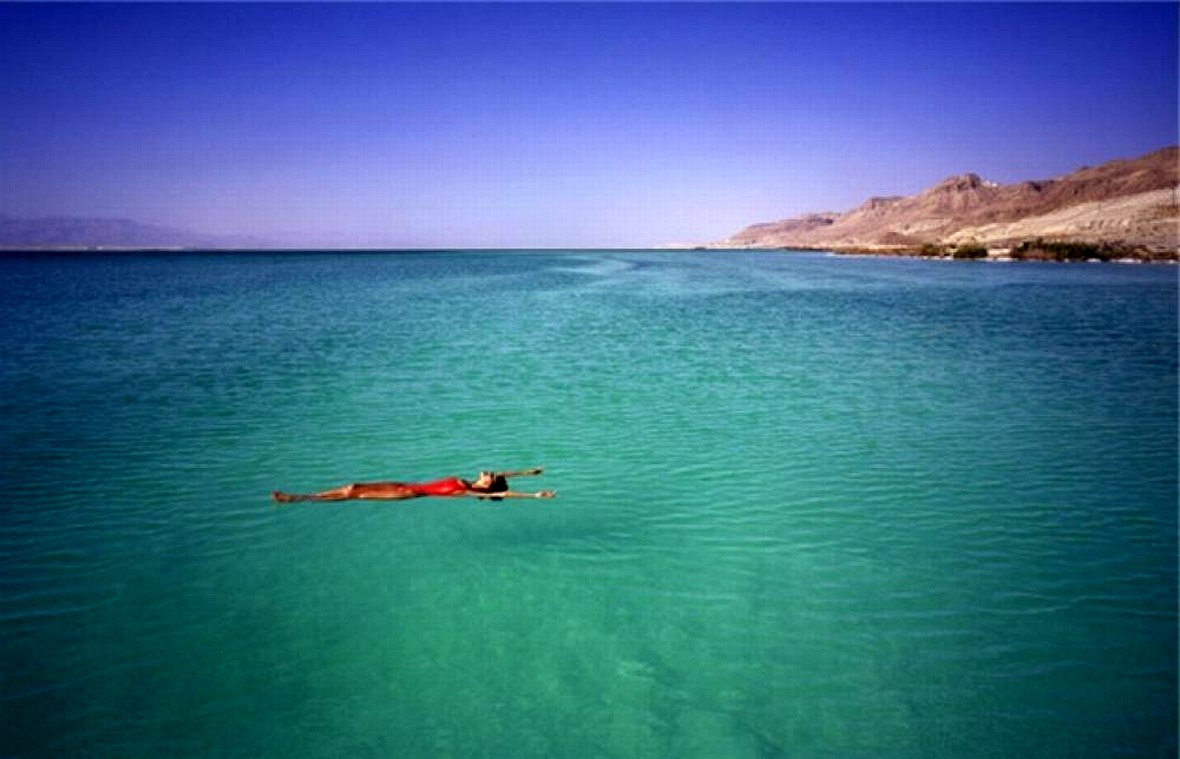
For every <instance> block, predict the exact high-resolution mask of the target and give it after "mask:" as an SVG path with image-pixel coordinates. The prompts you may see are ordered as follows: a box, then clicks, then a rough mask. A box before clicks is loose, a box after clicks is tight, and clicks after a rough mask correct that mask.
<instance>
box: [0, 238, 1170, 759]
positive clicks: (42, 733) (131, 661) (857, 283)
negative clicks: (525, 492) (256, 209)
mask: <svg viewBox="0 0 1180 759" xmlns="http://www.w3.org/2000/svg"><path fill="white" fill-rule="evenodd" d="M1176 285H1177V282H1176V270H1175V269H1174V268H1171V267H1132V266H1117V265H1094V266H1088V265H1076V266H1053V265H1029V264H1024V265H1022V264H969V263H947V262H930V261H916V260H882V259H857V258H837V257H826V256H822V255H810V254H809V255H804V254H773V253H723V254H722V253H658V252H595V251H580V252H546V253H540V252H470V253H464V252H445V253H401V254H348V255H339V254H336V255H332V254H316V253H302V254H281V255H278V254H276V255H272V254H249V255H245V254H238V255H230V254H192V255H102V256H95V255H87V256H82V255H36V256H19V255H8V256H4V257H0V324H2V325H3V327H2V329H0V356H2V361H0V451H2V453H0V483H2V486H3V496H2V498H0V509H2V510H0V514H2V518H3V522H2V530H0V620H2V621H3V624H2V626H0V755H6V756H7V755H12V756H22V757H23V756H29V757H40V756H68V755H79V754H84V755H88V756H119V757H124V756H144V755H156V756H219V757H220V756H251V757H258V756H274V757H289V756H380V757H388V756H399V757H416V756H422V757H438V756H455V757H467V756H485V757H501V756H502V757H551V756H570V757H574V756H577V757H638V756H645V757H648V756H650V757H663V756H666V757H702V758H706V757H707V758H714V757H778V756H781V757H796V756H807V757H824V756H831V757H856V756H865V757H973V756H978V757H995V756H1070V757H1091V756H1092V757H1109V756H1121V755H1128V756H1167V755H1174V754H1175V750H1176V717H1177V699H1176V680H1175V678H1176V667H1177V652H1176V621H1177V614H1176V599H1177V585H1176V550H1177V542H1176V528H1177V524H1176V522H1177V517H1176V494H1177V477H1176V465H1177V441H1176V431H1177V298H1176V293H1177V287H1176ZM534 464H543V465H545V466H546V467H547V473H546V475H545V476H544V477H543V478H541V479H539V480H535V481H529V480H520V481H518V482H516V483H515V484H516V485H519V486H520V487H521V488H528V489H535V488H540V487H549V488H554V489H556V490H558V491H559V493H560V497H559V498H558V499H557V500H555V501H519V502H514V501H506V502H504V503H500V504H489V503H480V502H475V501H465V500H461V501H451V500H421V501H414V502H407V503H347V504H330V505H323V504H300V505H296V506H291V507H285V508H276V507H275V506H274V505H273V504H272V503H271V502H270V501H269V497H268V494H269V492H270V491H271V490H272V489H275V488H282V489H287V490H292V491H311V490H318V489H322V488H328V487H333V486H336V485H340V484H343V483H345V482H349V481H357V480H366V479H427V478H432V477H438V476H443V475H447V474H460V475H471V474H474V473H475V472H476V471H477V470H479V469H481V468H488V467H493V468H518V467H525V466H531V465H534Z"/></svg>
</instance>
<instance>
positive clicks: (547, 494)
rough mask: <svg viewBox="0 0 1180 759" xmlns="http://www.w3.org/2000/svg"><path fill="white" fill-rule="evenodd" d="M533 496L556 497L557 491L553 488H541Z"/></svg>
mask: <svg viewBox="0 0 1180 759" xmlns="http://www.w3.org/2000/svg"><path fill="white" fill-rule="evenodd" d="M535 497H536V498H556V497H557V493H556V492H555V491H553V490H542V491H541V492H540V493H537V495H536V496H535Z"/></svg>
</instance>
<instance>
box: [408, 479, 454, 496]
mask: <svg viewBox="0 0 1180 759" xmlns="http://www.w3.org/2000/svg"><path fill="white" fill-rule="evenodd" d="M406 487H408V488H409V489H410V490H413V491H414V495H438V496H449V495H463V494H464V493H466V492H467V483H466V482H464V481H463V480H461V479H459V478H458V477H447V478H445V479H442V480H434V481H433V482H407V483H406Z"/></svg>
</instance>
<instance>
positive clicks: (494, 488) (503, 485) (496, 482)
mask: <svg viewBox="0 0 1180 759" xmlns="http://www.w3.org/2000/svg"><path fill="white" fill-rule="evenodd" d="M471 489H472V490H475V491H477V492H479V493H503V492H505V491H506V490H508V479H507V478H506V477H504V475H502V474H499V473H497V472H493V473H492V483H491V484H490V485H488V486H487V487H485V488H476V487H473V488H471ZM492 500H493V501H503V500H504V499H503V498H493V499H492Z"/></svg>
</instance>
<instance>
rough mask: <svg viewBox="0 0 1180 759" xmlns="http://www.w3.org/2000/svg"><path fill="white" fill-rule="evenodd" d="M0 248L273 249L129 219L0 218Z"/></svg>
mask: <svg viewBox="0 0 1180 759" xmlns="http://www.w3.org/2000/svg"><path fill="white" fill-rule="evenodd" d="M0 247H3V248H9V249H63V250H75V249H96V248H110V249H115V250H119V249H166V250H173V249H198V250H208V249H227V248H260V247H262V248H264V247H273V244H268V243H267V241H265V240H261V239H258V238H254V237H245V236H226V235H207V234H201V233H198V232H190V231H188V230H183V229H173V228H171V227H161V226H155V225H152V224H140V223H139V222H136V221H131V220H129V219H93V218H78V217H68V216H54V217H45V218H39V219H16V218H13V217H10V216H0Z"/></svg>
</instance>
